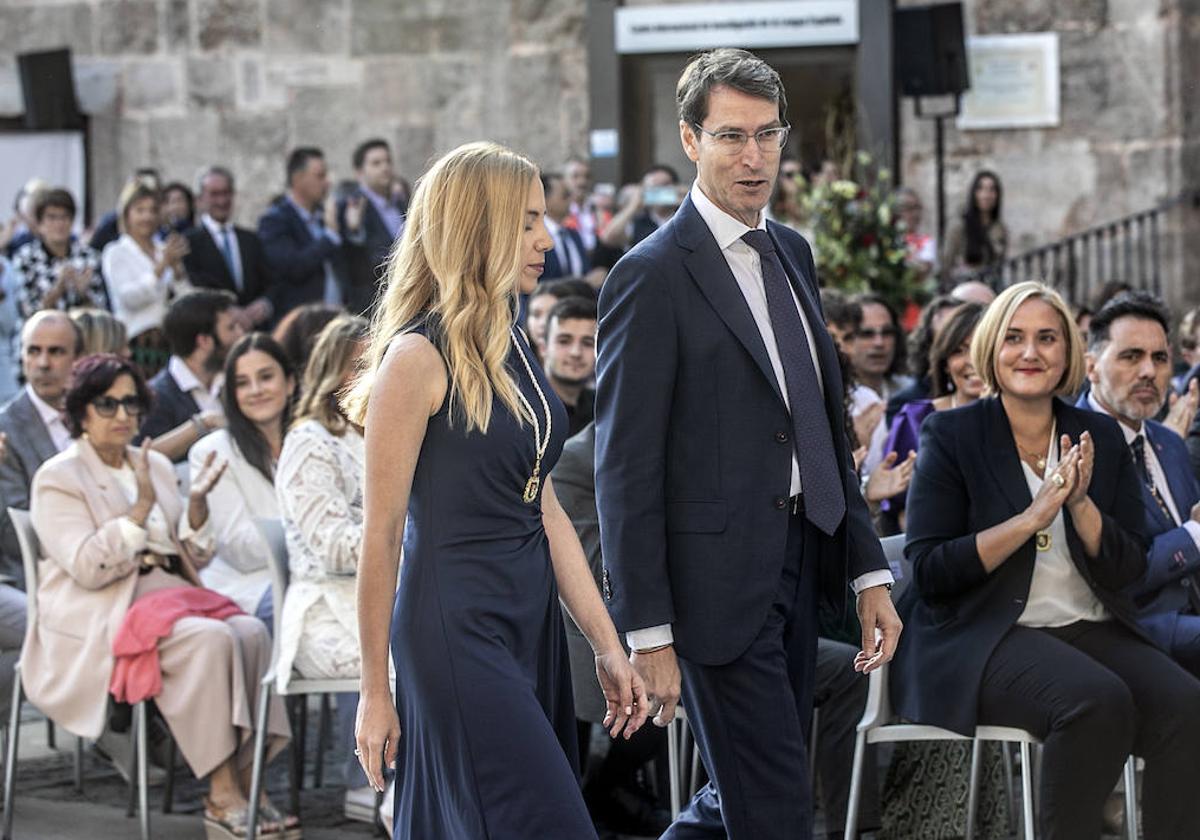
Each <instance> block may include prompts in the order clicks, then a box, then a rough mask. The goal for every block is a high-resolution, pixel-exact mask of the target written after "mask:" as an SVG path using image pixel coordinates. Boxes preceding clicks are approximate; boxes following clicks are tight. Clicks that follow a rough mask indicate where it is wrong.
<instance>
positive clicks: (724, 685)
mask: <svg viewBox="0 0 1200 840" xmlns="http://www.w3.org/2000/svg"><path fill="white" fill-rule="evenodd" d="M816 540H817V532H816V530H815V529H813V528H812V527H811V526H810V525H808V522H807V520H806V519H804V515H803V513H801V514H800V515H795V516H792V517H791V522H790V526H789V529H788V539H787V549H786V558H785V560H784V564H783V573H782V574H781V575H780V579H779V586H778V589H777V590H776V596H775V600H774V603H773V604H772V605H771V608H770V610H769V612H768V613H767V616H766V620H765V621H764V623H763V626H762V629H761V630H760V631H759V633H758V636H757V637H755V639H754V641H753V642H751V643H750V647H749V648H747V650H746V651H745V652H744V653H743V654H742V655H741V656H740V657H738V658H737V659H735V660H734V661H733V662H730V663H728V664H726V665H715V666H714V665H698V664H696V663H694V662H689V661H688V660H686V659H682V658H681V659H680V662H679V665H680V669H681V672H682V676H683V706H684V708H685V709H686V710H687V716H688V722H689V724H690V725H691V727H692V731H693V732H694V733H695V736H696V743H697V745H698V746H699V747H700V755H701V757H702V758H703V760H704V767H705V768H706V769H707V770H708V773H709V777H710V781H709V782H708V784H706V785H705V786H704V787H703V788H701V789H700V791H699V792H698V793H697V794H696V795H695V796H694V797H693V798H692V801H691V802H690V803H688V806H687V808H685V809H684V811H683V812H682V813H681V814H680V815H679V817H678V819H676V820H675V822H674V823H673V824H672V825H671V827H670V828H669V829H668V830H667V832H666V833H665V834H664V835H663V837H662V840H701V838H705V840H707V838H713V840H716V838H729V840H785V838H786V840H807V838H811V837H812V795H811V784H810V780H809V777H808V760H807V757H806V756H807V754H808V753H807V749H806V747H805V743H806V741H807V736H808V728H809V724H810V722H811V718H812V686H813V670H814V660H815V656H816V645H817V626H816V625H817V621H816V616H817V610H816V598H815V595H814V593H815V586H814V581H815V572H816V568H815V566H816V558H817V556H818V553H817V545H816ZM806 558H807V559H808V561H809V562H804V561H805V559H806Z"/></svg>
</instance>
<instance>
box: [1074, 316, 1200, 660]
mask: <svg viewBox="0 0 1200 840" xmlns="http://www.w3.org/2000/svg"><path fill="white" fill-rule="evenodd" d="M1168 324H1169V320H1168V317H1167V313H1166V311H1165V310H1164V309H1163V306H1162V304H1161V303H1160V302H1159V301H1158V300H1157V299H1156V298H1154V297H1152V296H1150V295H1147V294H1145V293H1127V294H1124V295H1120V296H1118V297H1116V298H1113V299H1112V300H1110V301H1109V302H1108V303H1106V304H1105V305H1104V306H1103V307H1102V308H1101V309H1100V311H1099V312H1097V313H1096V314H1095V315H1093V316H1092V321H1091V325H1090V326H1089V342H1088V379H1089V380H1090V382H1091V386H1092V387H1091V389H1090V390H1089V392H1088V393H1087V394H1085V395H1084V396H1082V397H1080V398H1079V402H1078V406H1079V408H1090V409H1092V410H1093V411H1099V412H1101V413H1103V414H1108V415H1111V416H1112V417H1114V418H1116V420H1117V422H1118V424H1119V425H1120V427H1121V431H1122V432H1123V433H1124V435H1125V441H1126V443H1128V444H1129V448H1130V451H1131V452H1132V453H1133V461H1134V464H1135V465H1136V466H1137V468H1138V475H1139V476H1140V477H1141V479H1142V502H1143V504H1144V506H1145V509H1146V534H1147V536H1149V537H1150V538H1151V540H1152V542H1151V544H1150V551H1149V553H1148V554H1147V558H1146V559H1147V569H1146V575H1145V577H1144V578H1143V579H1142V580H1141V581H1139V582H1138V584H1137V585H1136V587H1135V589H1134V592H1133V595H1134V597H1135V599H1136V602H1137V605H1138V624H1139V625H1140V626H1141V628H1142V629H1143V630H1144V631H1145V632H1146V635H1148V636H1149V637H1150V638H1151V640H1153V641H1154V642H1155V644H1157V645H1158V646H1159V647H1161V648H1162V649H1163V650H1165V651H1166V652H1167V653H1169V654H1170V655H1171V657H1172V658H1173V659H1175V661H1177V662H1178V663H1179V664H1181V665H1183V666H1184V667H1185V668H1187V669H1188V670H1189V671H1191V672H1192V673H1193V674H1195V675H1196V676H1197V677H1200V483H1198V482H1197V481H1196V477H1195V475H1193V474H1192V471H1191V469H1190V465H1189V464H1188V457H1187V448H1186V447H1185V446H1184V443H1183V440H1182V438H1180V436H1179V435H1178V434H1176V433H1175V432H1173V431H1171V430H1170V429H1168V428H1167V427H1166V426H1164V425H1162V424H1161V423H1157V422H1155V421H1154V420H1151V419H1150V418H1152V417H1154V416H1156V415H1157V414H1158V412H1159V411H1160V410H1161V409H1162V407H1163V404H1164V403H1165V402H1166V399H1167V395H1168V393H1169V391H1170V379H1171V351H1170V345H1169V344H1168V341H1167V329H1168Z"/></svg>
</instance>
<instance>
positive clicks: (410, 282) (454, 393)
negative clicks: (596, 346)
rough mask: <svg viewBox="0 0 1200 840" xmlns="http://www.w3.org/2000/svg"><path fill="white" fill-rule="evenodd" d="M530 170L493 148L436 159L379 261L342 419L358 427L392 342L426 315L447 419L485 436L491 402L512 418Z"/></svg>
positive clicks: (471, 147)
mask: <svg viewBox="0 0 1200 840" xmlns="http://www.w3.org/2000/svg"><path fill="white" fill-rule="evenodd" d="M537 177H538V168H537V167H536V166H535V165H534V164H533V163H532V162H531V161H529V159H528V158H525V157H524V156H522V155H519V154H517V153H516V152H513V151H511V150H509V149H506V148H505V147H503V146H500V145H497V144H495V143H468V144H466V145H464V146H459V147H458V148H457V149H455V150H454V151H452V152H450V153H449V154H447V155H446V156H445V157H443V158H442V159H441V160H439V161H437V163H435V164H434V165H433V166H432V167H431V168H430V170H429V171H428V172H427V173H425V175H424V176H422V177H421V179H420V180H419V181H418V182H417V188H416V192H415V193H414V194H413V198H412V202H411V204H409V209H408V218H407V221H406V223H405V227H404V235H403V236H402V237H401V239H400V242H399V244H398V245H396V246H395V248H394V249H393V251H392V255H391V257H390V258H389V261H388V270H387V280H386V286H385V289H384V292H383V294H382V297H381V299H380V302H379V305H378V306H377V307H376V311H375V316H374V319H373V321H372V324H371V344H370V347H369V348H368V349H367V352H366V354H365V355H364V358H363V365H362V368H361V371H360V373H359V375H358V378H357V380H356V381H355V383H354V385H353V387H352V388H350V389H349V391H348V394H347V395H346V397H345V398H344V399H343V403H342V404H343V406H344V408H345V412H346V416H347V417H349V418H350V419H351V420H352V421H353V422H355V423H358V424H359V425H362V424H363V423H364V421H365V418H366V414H367V403H368V401H369V399H370V396H371V387H372V385H373V383H374V380H375V375H376V372H377V371H378V370H379V366H380V364H381V363H382V361H383V357H384V354H385V353H387V349H388V345H389V344H390V343H391V341H392V339H393V338H395V337H396V335H397V334H399V333H401V332H404V331H406V330H409V329H411V328H412V327H413V325H414V322H415V321H417V320H418V319H420V318H421V317H422V316H424V315H425V314H426V313H428V314H430V315H433V316H436V318H437V319H438V320H439V321H440V328H439V330H438V331H437V332H436V333H432V334H430V336H429V337H430V339H431V340H433V341H435V342H436V343H437V345H438V349H439V350H440V351H441V353H442V357H443V358H444V359H445V360H446V367H447V368H448V369H449V377H450V397H449V405H450V417H451V420H452V421H453V419H454V418H455V417H456V415H457V416H460V417H462V418H463V419H465V421H466V428H467V431H471V430H473V429H479V430H480V431H482V432H484V433H486V432H487V429H488V424H489V423H490V422H491V418H492V400H493V397H499V398H500V402H501V403H503V404H504V405H505V406H506V407H508V409H509V410H510V411H512V412H513V414H514V415H515V416H517V417H525V415H526V412H525V411H524V410H523V408H522V407H521V406H520V404H519V400H518V397H517V389H516V385H515V384H514V382H513V379H512V377H511V376H510V375H509V373H508V371H507V370H506V366H505V361H506V360H507V358H508V352H509V348H510V346H511V344H510V342H511V339H510V338H509V331H510V330H511V328H512V325H513V324H514V322H515V321H516V315H517V310H516V296H517V290H518V284H519V281H520V273H521V239H522V234H523V231H524V226H525V211H526V209H527V207H526V203H527V201H528V196H529V188H530V185H531V184H532V183H533V181H534V180H535V179H536V178H537Z"/></svg>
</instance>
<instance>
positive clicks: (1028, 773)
mask: <svg viewBox="0 0 1200 840" xmlns="http://www.w3.org/2000/svg"><path fill="white" fill-rule="evenodd" d="M1021 814H1022V826H1023V827H1024V834H1023V837H1024V840H1034V838H1035V837H1036V836H1037V835H1036V834H1035V833H1034V827H1033V750H1032V749H1030V746H1029V744H1028V743H1026V742H1024V741H1022V742H1021Z"/></svg>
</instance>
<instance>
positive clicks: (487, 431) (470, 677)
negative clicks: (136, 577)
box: [345, 143, 647, 840]
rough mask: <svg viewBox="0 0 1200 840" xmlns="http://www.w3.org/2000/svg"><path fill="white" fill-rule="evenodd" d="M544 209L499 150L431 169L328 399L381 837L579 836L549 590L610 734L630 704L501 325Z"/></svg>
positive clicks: (633, 708)
mask: <svg viewBox="0 0 1200 840" xmlns="http://www.w3.org/2000/svg"><path fill="white" fill-rule="evenodd" d="M544 215H545V196H544V195H543V193H542V186H541V182H540V180H539V178H538V171H537V168H536V167H535V166H534V165H533V164H532V163H530V162H529V161H528V160H526V159H525V158H524V157H521V156H520V155H518V154H515V153H514V152H511V151H509V150H508V149H505V148H503V147H501V146H497V145H494V144H491V143H473V144H469V145H466V146H462V147H460V148H458V149H456V150H454V151H453V152H450V153H449V154H448V155H446V156H445V157H444V158H442V159H441V160H440V161H438V162H437V163H436V164H434V166H433V167H432V169H430V171H429V172H428V174H426V175H425V177H424V178H422V180H421V182H420V184H419V185H418V187H417V191H416V193H415V195H414V197H413V202H412V205H411V206H410V209H409V214H408V220H407V224H406V227H405V230H404V234H403V238H402V240H401V242H400V244H399V247H398V248H397V249H396V251H395V253H394V255H393V257H392V260H391V265H390V267H389V277H388V286H387V289H386V291H385V292H384V293H383V296H382V299H381V302H380V305H379V307H378V312H377V313H376V316H375V322H374V324H373V326H372V337H371V346H370V349H369V350H368V352H367V356H366V357H365V364H364V368H363V373H362V374H361V376H360V377H359V379H358V380H357V382H356V383H355V385H354V387H353V389H352V390H351V392H350V393H349V395H348V396H347V397H346V400H345V404H346V410H347V413H348V416H349V417H350V419H351V420H352V421H354V422H357V423H361V424H363V425H364V426H365V429H366V483H365V488H364V524H363V527H364V537H363V548H362V559H361V561H360V563H359V578H358V620H359V632H360V638H361V645H362V695H361V699H360V701H359V708H358V726H357V732H356V741H357V747H358V750H359V753H360V757H361V760H362V762H363V767H364V768H365V770H366V772H367V775H368V777H369V778H370V780H371V782H372V784H374V785H375V786H376V787H377V788H379V789H382V788H383V785H384V779H383V768H384V766H385V765H387V766H392V765H393V762H394V763H395V767H396V770H397V773H396V778H397V781H396V785H397V787H396V809H395V836H396V837H398V838H420V840H439V838H455V840H477V839H478V838H487V839H488V840H510V838H511V840H517V838H521V840H527V838H531V837H553V838H556V840H582V839H583V838H592V839H593V840H594V838H595V837H596V832H595V830H594V829H593V827H592V823H591V820H590V819H589V818H588V813H587V809H586V808H585V807H584V804H583V797H582V796H581V794H580V791H579V786H578V782H577V766H578V758H577V754H576V753H577V749H578V747H577V742H576V735H575V713H574V705H573V702H572V698H571V674H570V668H569V664H568V659H567V648H566V642H565V638H564V634H563V624H562V617H561V614H560V612H559V598H560V597H561V599H562V603H563V604H564V605H565V606H566V608H567V609H568V610H569V611H570V613H571V615H572V617H573V618H574V619H575V620H576V622H577V623H578V624H579V626H580V628H581V629H582V630H583V632H584V633H585V635H586V636H587V637H588V639H589V640H590V641H591V644H592V648H593V649H594V650H595V651H596V673H597V676H598V678H599V681H600V685H601V687H602V688H603V690H604V696H605V699H606V701H607V705H608V714H607V718H606V726H607V728H608V729H609V730H610V732H611V734H612V735H613V736H614V737H618V736H623V737H629V736H630V735H632V734H633V732H634V731H636V730H637V728H638V727H639V726H641V724H642V723H643V722H644V721H645V718H646V707H647V701H646V697H645V691H644V689H643V687H642V684H641V681H640V679H639V678H638V676H637V675H636V674H635V673H634V671H633V670H632V668H631V667H630V665H629V662H628V660H627V659H626V658H625V654H624V652H623V651H622V649H621V645H620V643H619V641H618V640H617V634H616V631H615V630H614V629H613V625H612V622H611V620H610V619H609V617H608V612H607V611H606V609H605V607H604V604H603V602H602V601H601V599H600V594H599V593H598V592H597V591H596V586H595V583H594V582H593V579H592V575H591V572H590V571H589V569H588V565H587V561H586V559H585V558H584V554H583V551H582V549H581V548H580V546H579V541H578V539H577V538H576V536H575V530H574V528H572V526H571V523H570V521H569V520H568V519H567V516H566V514H565V513H563V510H562V508H561V507H560V506H559V503H558V500H557V499H556V498H555V495H554V488H553V485H552V484H551V482H550V479H549V474H550V470H551V468H552V467H553V465H554V462H555V461H556V460H557V458H558V455H559V452H560V451H561V449H562V443H563V441H564V439H565V437H566V428H567V417H566V412H565V410H564V409H563V407H562V404H561V403H560V402H559V401H558V399H557V397H556V396H555V394H554V391H553V390H551V388H550V386H549V384H548V383H547V382H546V380H545V378H544V377H543V375H542V372H541V369H540V368H539V367H538V366H537V363H536V362H535V361H534V357H533V353H532V351H531V350H530V348H529V345H528V343H527V341H526V338H525V336H524V334H523V333H521V332H520V330H518V329H517V328H516V327H515V317H516V296H517V293H518V292H521V291H523V292H528V291H530V290H532V288H533V286H534V285H535V284H536V283H537V280H538V277H539V275H540V274H541V269H542V262H543V255H544V254H545V252H546V251H548V250H550V248H551V247H552V246H553V242H552V240H551V238H550V236H549V234H548V233H547V232H546V228H545V225H544V222H543V219H544ZM402 544H403V549H404V550H403V563H402V564H400V555H401V545H402ZM398 564H400V586H399V589H398V590H395V585H394V584H395V580H396V573H397V566H398ZM393 590H395V597H394V599H393ZM389 627H390V629H391V632H390V642H391V652H392V655H393V657H394V659H395V663H396V698H395V705H394V706H393V703H392V695H391V691H390V690H389V686H388V676H387V674H388V668H387V656H388V642H389Z"/></svg>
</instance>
